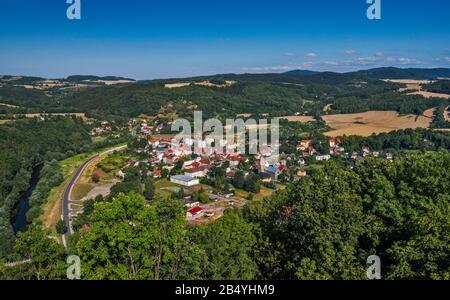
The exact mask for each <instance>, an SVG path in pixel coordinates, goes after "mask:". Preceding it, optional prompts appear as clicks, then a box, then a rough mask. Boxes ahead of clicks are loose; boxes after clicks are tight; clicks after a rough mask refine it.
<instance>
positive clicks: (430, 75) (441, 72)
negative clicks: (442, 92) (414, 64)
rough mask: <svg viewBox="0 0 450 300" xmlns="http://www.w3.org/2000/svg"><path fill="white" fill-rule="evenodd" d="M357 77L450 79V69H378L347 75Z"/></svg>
mask: <svg viewBox="0 0 450 300" xmlns="http://www.w3.org/2000/svg"><path fill="white" fill-rule="evenodd" d="M347 74H349V75H355V76H365V77H370V78H378V79H386V78H389V79H438V78H450V69H445V68H436V69H417V68H410V69H400V68H377V69H370V70H363V71H358V72H352V73H347Z"/></svg>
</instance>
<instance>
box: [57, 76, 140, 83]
mask: <svg viewBox="0 0 450 300" xmlns="http://www.w3.org/2000/svg"><path fill="white" fill-rule="evenodd" d="M63 80H65V81H68V82H80V81H87V80H89V81H99V80H107V81H119V80H126V81H136V80H135V79H132V78H126V77H118V76H103V77H101V76H95V75H71V76H69V77H67V78H66V79H63Z"/></svg>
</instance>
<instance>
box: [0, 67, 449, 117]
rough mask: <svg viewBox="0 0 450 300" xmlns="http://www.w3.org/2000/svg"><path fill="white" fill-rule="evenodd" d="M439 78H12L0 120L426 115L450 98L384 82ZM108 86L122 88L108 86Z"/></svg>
mask: <svg viewBox="0 0 450 300" xmlns="http://www.w3.org/2000/svg"><path fill="white" fill-rule="evenodd" d="M437 77H450V69H398V68H379V69H372V70H367V71H359V72H351V73H333V72H321V73H317V72H306V71H304V70H300V71H292V72H288V73H284V74H240V75H237V74H222V75H214V76H201V77H192V78H178V79H176V78H174V79H165V80H151V81H138V82H134V81H127V79H126V78H120V77H95V76H81V75H79V76H70V77H69V78H67V79H65V81H58V82H57V83H56V84H55V83H48V82H47V83H46V82H45V81H42V80H41V79H40V78H31V77H27V78H25V77H17V78H13V77H10V76H6V77H0V114H5V113H26V112H42V111H46V112H85V113H88V114H96V115H98V114H101V115H103V116H111V115H115V116H123V117H136V116H138V115H140V114H147V115H152V116H156V115H161V116H167V115H171V116H184V117H186V116H192V111H193V110H202V111H203V112H204V114H205V116H208V117H214V116H219V117H220V116H227V117H229V116H235V115H236V114H244V113H261V114H264V113H271V114H272V115H274V116H280V115H291V114H294V113H300V114H309V115H321V114H323V113H324V112H323V108H324V107H325V106H327V105H329V104H331V106H330V107H331V111H330V112H329V113H354V112H364V111H369V110H395V111H398V112H400V113H402V114H417V115H421V114H422V113H423V112H424V111H425V110H427V109H429V108H434V107H438V106H440V105H441V104H442V103H443V101H445V100H442V99H435V98H433V99H426V98H424V97H422V96H420V95H407V94H406V93H401V92H399V89H400V88H404V87H406V85H401V84H396V83H391V82H384V81H382V80H380V79H379V78H417V79H427V78H437ZM105 81H108V84H106V83H105ZM110 81H113V82H114V81H116V82H117V83H121V84H118V85H115V84H112V85H109V84H110ZM441 81H444V80H441ZM441 81H439V82H437V83H435V84H434V85H433V86H425V87H424V90H428V89H429V90H430V91H436V90H444V91H445V89H444V87H445V86H447V85H448V81H447V83H445V82H444V83H442V82H441ZM122 83H123V84H122ZM2 104H3V105H2ZM4 104H6V105H9V106H5V105H4ZM11 105H13V106H17V107H11Z"/></svg>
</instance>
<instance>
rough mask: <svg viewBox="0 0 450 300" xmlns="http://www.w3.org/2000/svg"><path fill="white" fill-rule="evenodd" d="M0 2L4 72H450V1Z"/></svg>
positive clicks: (178, 74) (0, 60)
mask: <svg viewBox="0 0 450 300" xmlns="http://www.w3.org/2000/svg"><path fill="white" fill-rule="evenodd" d="M81 4H82V10H81V13H82V19H81V20H76V21H70V20H68V19H67V18H66V9H67V7H68V5H67V4H66V0H0V74H14V75H35V76H43V77H52V78H55V77H65V76H67V75H71V74H95V75H117V76H127V77H132V78H136V79H152V78H168V77H185V76H191V75H207V74H217V73H231V72H233V73H245V72H252V73H261V72H283V71H287V70H291V69H297V68H301V69H311V70H329V71H339V72H343V71H351V70H356V69H367V68H372V67H379V66H388V65H389V66H390V65H392V66H399V67H450V1H447V0H426V1H425V0H410V1H408V0H382V20H378V21H370V20H368V19H367V17H366V10H367V7H368V6H367V4H366V0H308V1H303V0H292V1H291V0H289V1H288V0H278V1H275V0H270V1H269V0H258V1H255V0H227V1H217V0H209V1H203V0H198V1H194V0H192V1H187V0H185V1H181V0H171V1H167V0H157V1H156V0H145V1H144V0H141V1H138V0H126V1H125V0H124V1H118V0H109V1H108V0H81Z"/></svg>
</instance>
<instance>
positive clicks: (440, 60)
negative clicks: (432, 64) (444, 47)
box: [433, 56, 450, 63]
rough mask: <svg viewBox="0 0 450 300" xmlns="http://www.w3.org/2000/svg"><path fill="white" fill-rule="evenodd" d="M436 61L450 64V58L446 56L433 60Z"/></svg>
mask: <svg viewBox="0 0 450 300" xmlns="http://www.w3.org/2000/svg"><path fill="white" fill-rule="evenodd" d="M433 60H434V61H439V62H447V63H450V56H444V57H438V58H435V59H433Z"/></svg>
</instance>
